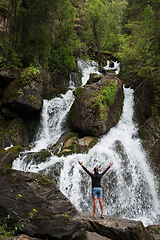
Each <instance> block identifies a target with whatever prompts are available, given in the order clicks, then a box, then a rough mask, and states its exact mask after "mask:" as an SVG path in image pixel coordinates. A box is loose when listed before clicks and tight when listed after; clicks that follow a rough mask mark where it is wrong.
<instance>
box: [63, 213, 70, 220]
mask: <svg viewBox="0 0 160 240" xmlns="http://www.w3.org/2000/svg"><path fill="white" fill-rule="evenodd" d="M62 216H63V217H64V218H67V219H68V220H69V219H70V216H69V215H68V214H62Z"/></svg>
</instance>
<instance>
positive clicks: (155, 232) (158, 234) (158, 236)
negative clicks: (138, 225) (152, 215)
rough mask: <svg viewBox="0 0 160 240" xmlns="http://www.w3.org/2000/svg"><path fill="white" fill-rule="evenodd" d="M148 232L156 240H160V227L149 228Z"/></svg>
mask: <svg viewBox="0 0 160 240" xmlns="http://www.w3.org/2000/svg"><path fill="white" fill-rule="evenodd" d="M147 230H148V231H149V232H150V234H151V235H152V236H153V237H154V239H155V240H160V225H150V226H148V227H147Z"/></svg>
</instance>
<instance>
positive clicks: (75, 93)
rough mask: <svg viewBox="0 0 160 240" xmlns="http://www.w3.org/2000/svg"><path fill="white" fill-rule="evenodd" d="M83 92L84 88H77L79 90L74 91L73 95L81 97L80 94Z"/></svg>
mask: <svg viewBox="0 0 160 240" xmlns="http://www.w3.org/2000/svg"><path fill="white" fill-rule="evenodd" d="M82 91H83V88H82V87H77V88H76V89H75V90H74V92H73V94H74V96H78V95H80V94H81V93H82Z"/></svg>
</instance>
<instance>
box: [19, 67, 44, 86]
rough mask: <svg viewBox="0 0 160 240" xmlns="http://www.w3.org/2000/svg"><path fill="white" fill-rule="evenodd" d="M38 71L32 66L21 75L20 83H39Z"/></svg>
mask: <svg viewBox="0 0 160 240" xmlns="http://www.w3.org/2000/svg"><path fill="white" fill-rule="evenodd" d="M39 73H40V71H39V69H38V68H35V67H33V66H30V67H29V68H26V69H25V70H24V71H23V72H22V74H21V82H22V83H23V84H25V85H26V84H30V83H31V82H32V81H34V80H35V81H40V79H39Z"/></svg>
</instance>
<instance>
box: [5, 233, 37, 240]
mask: <svg viewBox="0 0 160 240" xmlns="http://www.w3.org/2000/svg"><path fill="white" fill-rule="evenodd" d="M6 239H10V240H37V239H38V238H32V237H29V236H27V235H26V234H21V235H19V236H15V237H11V238H6Z"/></svg>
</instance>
